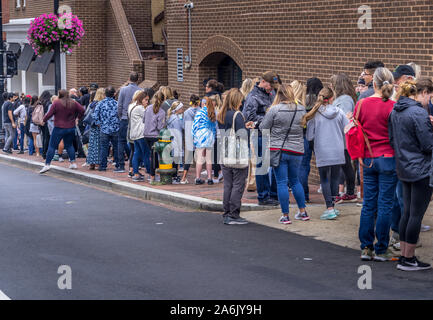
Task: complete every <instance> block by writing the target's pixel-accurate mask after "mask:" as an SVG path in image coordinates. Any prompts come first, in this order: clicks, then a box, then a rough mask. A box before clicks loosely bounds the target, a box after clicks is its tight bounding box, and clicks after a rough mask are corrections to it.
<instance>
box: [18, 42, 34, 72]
mask: <svg viewBox="0 0 433 320" xmlns="http://www.w3.org/2000/svg"><path fill="white" fill-rule="evenodd" d="M34 55H35V52H34V51H33V48H32V47H31V46H30V45H29V44H25V45H24V49H23V52H22V53H21V55H20V57H19V59H18V70H23V71H27V70H28V69H29V66H30V63H31V62H32V60H33V56H34Z"/></svg>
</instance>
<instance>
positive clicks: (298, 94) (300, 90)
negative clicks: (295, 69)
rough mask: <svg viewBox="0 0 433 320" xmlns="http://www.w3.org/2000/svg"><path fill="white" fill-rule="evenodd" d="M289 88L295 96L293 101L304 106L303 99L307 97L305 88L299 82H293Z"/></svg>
mask: <svg viewBox="0 0 433 320" xmlns="http://www.w3.org/2000/svg"><path fill="white" fill-rule="evenodd" d="M290 86H291V87H292V89H293V94H294V95H295V99H296V100H297V101H298V102H299V103H300V104H302V105H303V106H305V97H306V95H307V87H306V86H305V85H304V84H302V82H301V81H298V80H295V81H293V82H292V83H291V84H290Z"/></svg>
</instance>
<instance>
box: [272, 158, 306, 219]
mask: <svg viewBox="0 0 433 320" xmlns="http://www.w3.org/2000/svg"><path fill="white" fill-rule="evenodd" d="M301 162H302V156H295V155H290V154H287V153H285V152H283V153H282V155H281V160H280V165H279V166H278V167H277V168H275V169H274V171H275V178H276V180H277V189H278V200H279V201H280V206H281V211H282V212H283V214H288V213H289V188H288V187H287V184H288V185H289V187H290V188H291V189H292V192H293V195H294V196H295V199H296V203H297V204H298V208H300V209H303V208H305V195H304V189H303V188H302V185H301V183H300V182H299V178H298V173H299V166H300V165H301Z"/></svg>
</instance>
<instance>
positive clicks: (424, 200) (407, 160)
mask: <svg viewBox="0 0 433 320" xmlns="http://www.w3.org/2000/svg"><path fill="white" fill-rule="evenodd" d="M399 95H400V97H399V99H398V101H397V103H396V104H395V106H394V110H393V111H392V113H391V115H390V126H389V137H390V142H391V145H392V146H393V148H394V150H395V161H396V170H397V175H398V178H399V180H400V181H401V183H402V185H403V202H404V206H403V207H404V212H403V216H402V218H401V220H400V230H399V237H400V250H401V258H400V260H399V263H398V265H397V269H400V270H404V271H418V270H427V269H430V268H431V265H430V264H427V263H424V262H421V261H418V259H417V258H416V257H415V248H416V244H417V241H418V238H419V233H420V230H421V222H422V219H423V217H424V214H425V212H426V210H427V208H428V206H429V203H430V200H431V196H432V191H433V189H432V188H431V187H430V183H429V182H430V172H431V160H432V149H433V126H432V124H431V121H430V118H429V114H428V112H427V111H426V110H425V107H427V106H428V103H429V101H430V99H431V97H432V96H433V82H432V80H430V79H420V80H419V81H418V82H415V81H414V80H409V81H406V82H404V83H403V84H401V85H400V91H399Z"/></svg>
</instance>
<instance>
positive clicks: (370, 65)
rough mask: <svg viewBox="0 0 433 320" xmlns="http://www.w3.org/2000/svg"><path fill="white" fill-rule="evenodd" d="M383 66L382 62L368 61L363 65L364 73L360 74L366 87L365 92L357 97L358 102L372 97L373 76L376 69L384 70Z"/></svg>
mask: <svg viewBox="0 0 433 320" xmlns="http://www.w3.org/2000/svg"><path fill="white" fill-rule="evenodd" d="M384 67H385V65H384V64H383V62H382V61H369V62H367V63H366V64H365V65H364V72H363V73H362V75H363V79H364V82H365V85H366V86H368V88H367V90H365V91H364V92H363V93H361V94H360V95H359V98H358V101H359V100H361V99H365V98H368V97H371V96H372V95H374V93H375V91H374V86H373V76H374V72H375V71H376V69H377V68H384Z"/></svg>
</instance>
